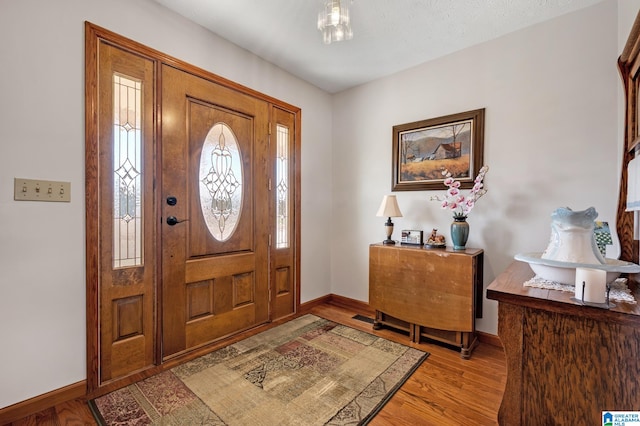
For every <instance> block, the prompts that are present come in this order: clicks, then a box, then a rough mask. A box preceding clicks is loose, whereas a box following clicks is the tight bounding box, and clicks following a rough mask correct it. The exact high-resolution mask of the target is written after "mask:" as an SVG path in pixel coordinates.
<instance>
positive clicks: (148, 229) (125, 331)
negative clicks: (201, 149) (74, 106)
mask: <svg viewBox="0 0 640 426" xmlns="http://www.w3.org/2000/svg"><path fill="white" fill-rule="evenodd" d="M98 49H99V51H98V53H99V54H98V57H99V74H98V89H99V91H100V97H99V104H98V108H99V111H100V114H99V115H98V116H97V119H98V167H97V169H98V176H99V184H98V190H97V197H98V200H99V202H98V203H97V204H98V205H99V209H98V210H97V213H98V216H99V230H100V240H99V265H100V267H99V270H100V279H99V309H100V316H99V321H100V324H99V330H100V332H99V336H100V340H99V341H100V345H99V348H100V353H99V356H100V359H99V362H100V369H99V379H98V381H99V383H104V382H106V381H110V380H113V379H116V378H119V377H123V376H125V375H127V374H129V373H131V372H133V371H136V370H141V369H143V368H145V367H148V366H151V365H153V364H154V360H155V359H154V358H155V357H154V332H155V327H154V325H155V324H154V307H155V300H154V298H155V293H154V288H155V280H156V253H155V246H156V244H155V241H156V232H155V214H154V210H155V205H154V198H153V176H154V173H155V171H154V163H153V155H151V154H150V153H152V152H153V140H154V132H153V119H152V118H153V104H154V90H153V85H154V74H155V73H154V69H155V63H154V61H152V60H150V59H148V58H144V57H141V56H139V55H135V54H133V53H130V52H128V51H125V50H122V49H119V48H117V47H113V46H111V45H109V44H107V43H100V44H99V46H98ZM136 98H137V99H139V102H138V103H137V104H136V102H135V99H136ZM92 196H93V195H92ZM136 202H139V203H140V205H136ZM88 204H89V203H88Z"/></svg>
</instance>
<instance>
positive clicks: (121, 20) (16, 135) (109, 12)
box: [0, 0, 332, 408]
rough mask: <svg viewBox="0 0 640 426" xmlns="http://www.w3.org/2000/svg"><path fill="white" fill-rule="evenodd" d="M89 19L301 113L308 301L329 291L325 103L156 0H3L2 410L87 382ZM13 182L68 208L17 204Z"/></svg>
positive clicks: (0, 101) (0, 113)
mask: <svg viewBox="0 0 640 426" xmlns="http://www.w3.org/2000/svg"><path fill="white" fill-rule="evenodd" d="M85 20H88V21H91V22H93V23H95V24H97V25H100V26H102V27H105V28H107V29H109V30H112V31H115V32H117V33H119V34H122V35H124V36H126V37H129V38H131V39H133V40H136V41H139V42H141V43H143V44H146V45H147V46H149V47H152V48H154V49H157V50H160V51H162V52H165V53H167V54H169V55H172V56H174V57H176V58H179V59H182V60H185V61H187V62H190V63H192V64H194V65H197V66H199V67H202V68H204V69H207V70H210V71H212V72H214V73H216V74H218V75H221V76H223V77H227V78H229V79H232V80H234V81H236V82H238V83H241V84H244V85H246V86H248V87H251V88H252V89H255V90H258V91H261V92H263V93H266V94H268V95H270V96H273V97H275V98H278V99H282V100H284V101H286V102H288V103H291V104H293V105H296V106H299V107H301V108H302V111H303V116H302V140H303V142H302V144H303V150H302V191H303V192H302V216H303V218H304V220H303V222H302V279H301V281H302V286H303V288H302V300H303V302H304V301H308V300H310V299H314V298H316V297H319V296H322V295H325V294H328V293H329V292H330V287H329V286H330V276H329V269H330V264H329V262H330V257H329V248H330V246H329V243H328V241H329V238H330V237H331V236H330V235H329V234H328V233H327V232H326V230H327V229H329V227H330V215H331V211H330V207H329V206H330V205H331V173H330V172H331V169H330V164H331V145H330V144H329V143H327V141H329V140H330V138H331V133H330V129H331V120H332V116H331V97H330V95H328V94H327V93H325V92H323V91H321V90H319V89H317V88H315V87H314V86H311V85H309V84H307V83H305V82H302V81H301V80H299V79H297V78H294V77H292V76H291V75H289V74H287V73H285V72H284V71H282V70H281V69H279V68H277V67H275V66H273V65H271V64H269V63H266V62H264V61H262V60H261V59H259V58H257V57H255V56H254V55H252V54H250V53H248V52H247V51H245V50H242V49H239V48H237V47H235V46H234V45H231V44H230V43H228V42H226V41H225V40H222V39H220V38H219V37H217V36H215V35H213V34H211V33H210V32H208V31H206V30H204V29H203V28H201V27H198V26H196V25H194V24H192V23H190V22H189V21H187V20H185V19H184V18H182V17H180V16H178V15H176V14H174V13H172V12H169V11H168V10H166V9H164V8H163V7H161V6H159V5H158V4H156V3H154V2H152V1H149V0H136V1H129V0H109V1H99V0H57V1H55V2H52V1H44V0H2V1H1V2H0V39H2V40H3V42H2V43H0V57H1V58H2V60H1V61H2V66H1V67H0V93H1V94H2V95H1V96H0V144H1V146H2V155H1V156H0V223H2V225H1V226H0V277H1V278H0V408H1V407H5V406H8V405H11V404H13V403H16V402H19V401H23V400H25V399H28V398H30V397H33V396H37V395H40V394H43V393H46V392H49V391H51V390H54V389H58V388H61V387H63V386H66V385H69V384H71V383H75V382H78V381H81V380H83V379H85V378H86V367H85V364H86V361H85V357H86V355H85V353H86V344H85V341H86V339H85V272H84V271H85V262H84V253H85V252H84V228H85V221H84V21H85ZM14 177H23V178H36V179H50V180H63V181H70V182H71V203H68V204H67V203H33V202H16V201H13V178H14Z"/></svg>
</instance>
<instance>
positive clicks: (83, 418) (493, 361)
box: [10, 304, 506, 426]
mask: <svg viewBox="0 0 640 426" xmlns="http://www.w3.org/2000/svg"><path fill="white" fill-rule="evenodd" d="M311 313H314V314H316V315H319V316H322V317H323V318H327V319H330V320H332V321H335V322H338V323H341V324H344V325H348V326H350V327H353V328H357V329H360V330H363V331H367V332H373V330H372V328H371V324H368V323H366V322H363V321H360V320H357V319H353V318H352V317H353V316H354V315H355V314H368V313H366V312H355V310H353V309H349V308H344V307H340V306H336V305H332V304H322V305H319V306H316V307H314V308H312V309H311ZM368 315H370V314H368ZM375 334H378V335H380V336H382V337H385V338H387V339H389V340H394V341H397V342H400V343H404V344H409V341H408V337H407V336H405V335H403V334H399V333H396V332H394V331H391V330H384V329H383V330H379V331H376V332H375ZM411 346H415V347H419V348H420V349H422V350H425V351H427V352H429V353H430V356H429V358H427V359H426V361H425V362H424V363H423V364H422V365H421V366H420V368H418V370H417V371H416V372H415V373H414V374H413V375H412V376H411V378H409V380H408V381H407V382H406V383H405V384H404V385H403V386H402V388H401V389H400V390H399V391H398V392H397V393H396V394H395V395H394V396H393V398H392V399H391V400H390V401H389V402H388V403H387V404H386V405H385V406H384V408H383V409H382V411H380V413H378V415H377V416H376V417H375V418H374V419H373V420H372V421H371V423H370V425H372V426H387V425H393V426H398V425H412V426H414V425H415V426H417V425H473V426H479V425H496V424H497V420H496V418H497V413H498V408H499V406H500V402H501V400H502V394H503V392H504V388H505V383H506V361H505V356H504V352H503V351H502V349H501V348H498V347H495V346H492V345H489V344H486V343H480V345H479V346H478V347H476V348H475V350H474V351H473V354H472V356H471V359H469V360H463V359H461V358H460V354H459V353H458V352H456V351H455V350H451V349H449V348H445V347H442V346H439V345H436V344H430V343H424V342H423V343H421V344H420V345H415V344H413V345H411ZM95 424H96V423H95V421H94V420H93V416H92V415H91V412H90V411H89V408H88V406H87V403H86V402H85V401H83V400H74V401H70V402H67V403H63V404H59V405H56V406H55V407H52V408H50V409H48V410H45V411H42V412H40V413H37V414H34V415H31V416H29V417H26V418H24V419H21V420H19V421H16V422H13V423H10V425H11V426H24V425H45V426H46V425H95Z"/></svg>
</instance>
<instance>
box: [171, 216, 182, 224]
mask: <svg viewBox="0 0 640 426" xmlns="http://www.w3.org/2000/svg"><path fill="white" fill-rule="evenodd" d="M180 222H184V221H183V220H178V218H177V217H175V216H169V217H167V225H169V226H173V225H175V224H177V223H180Z"/></svg>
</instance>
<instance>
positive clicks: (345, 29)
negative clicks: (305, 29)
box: [318, 0, 353, 44]
mask: <svg viewBox="0 0 640 426" xmlns="http://www.w3.org/2000/svg"><path fill="white" fill-rule="evenodd" d="M318 30H320V31H321V32H322V41H323V42H324V43H325V44H331V43H332V42H334V41H342V40H351V39H352V38H353V31H352V30H351V21H350V19H349V7H348V6H346V5H345V4H344V3H343V1H342V0H326V1H325V3H324V6H323V8H322V10H321V11H320V13H318Z"/></svg>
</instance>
